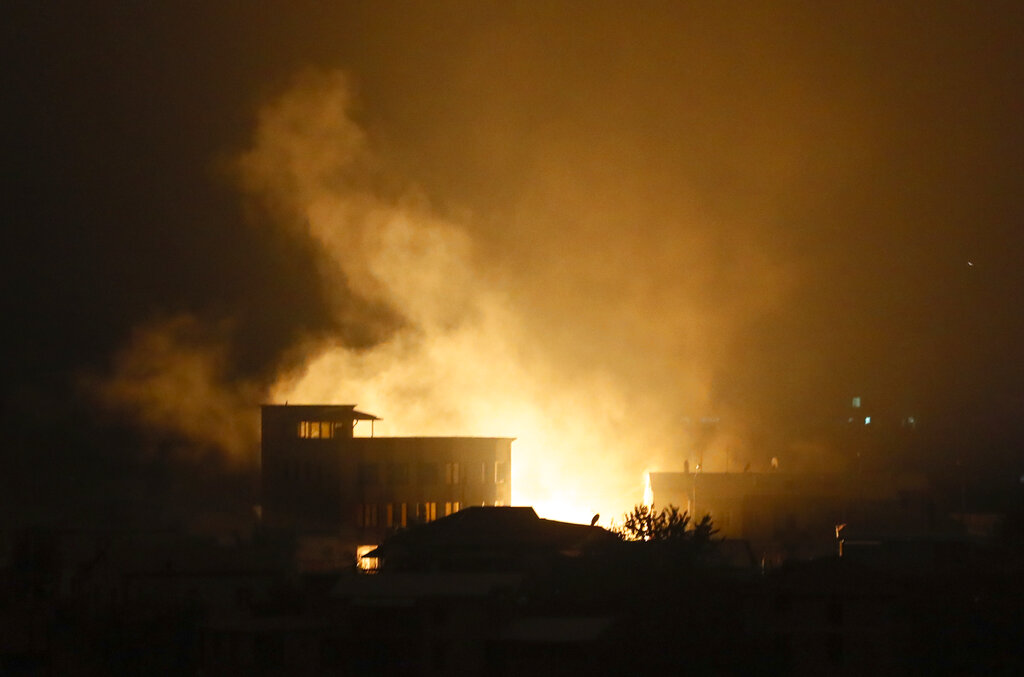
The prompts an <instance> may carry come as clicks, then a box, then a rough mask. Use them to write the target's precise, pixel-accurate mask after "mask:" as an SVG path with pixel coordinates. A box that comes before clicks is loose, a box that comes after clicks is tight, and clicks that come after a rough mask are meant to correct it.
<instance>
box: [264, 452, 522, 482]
mask: <svg viewBox="0 0 1024 677" xmlns="http://www.w3.org/2000/svg"><path fill="white" fill-rule="evenodd" d="M441 465H442V464H440V463H419V464H410V463H360V464H359V467H358V480H359V484H360V485H361V486H377V485H381V484H386V485H389V486H403V485H407V484H409V483H410V482H411V481H412V480H413V479H414V478H413V477H412V473H411V472H410V470H411V468H413V467H414V468H415V469H416V476H415V481H416V483H417V484H419V485H435V484H441ZM443 465H444V483H445V484H467V483H476V484H486V483H487V482H489V481H492V478H493V482H494V483H495V484H504V483H505V482H507V481H508V463H506V462H505V461H498V462H497V463H494V464H493V466H492V465H491V464H490V463H472V464H460V463H445V464H443ZM467 465H468V466H469V467H470V468H472V471H471V472H466V466H467ZM281 472H282V474H283V475H284V477H286V478H287V479H290V480H293V481H303V482H310V483H313V484H318V485H325V486H326V485H329V484H330V483H331V482H332V481H337V480H332V475H331V474H330V473H328V472H326V470H325V468H323V467H321V466H320V465H319V464H317V463H314V462H313V461H311V460H308V459H306V460H302V459H296V460H295V461H293V462H291V463H285V464H283V465H281ZM335 477H336V476H335Z"/></svg>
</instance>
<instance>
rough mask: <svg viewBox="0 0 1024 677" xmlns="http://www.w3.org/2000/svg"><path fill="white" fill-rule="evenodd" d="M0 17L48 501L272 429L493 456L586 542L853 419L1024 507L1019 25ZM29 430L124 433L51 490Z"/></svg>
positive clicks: (814, 455) (743, 11)
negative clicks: (317, 407) (687, 471)
mask: <svg viewBox="0 0 1024 677" xmlns="http://www.w3.org/2000/svg"><path fill="white" fill-rule="evenodd" d="M2 13H3V15H4V16H3V17H2V18H3V21H2V22H0V23H2V25H3V28H2V29H0V30H2V32H3V34H2V38H3V40H2V42H3V44H4V46H3V47H2V49H3V64H4V65H3V66H2V69H3V76H4V81H3V82H4V85H5V91H6V92H7V93H8V94H7V96H6V97H5V98H6V99H7V100H8V104H7V108H8V110H7V112H6V113H5V117H6V118H7V122H6V123H5V124H4V125H3V126H2V130H3V139H4V148H5V152H4V158H5V160H4V170H5V176H6V179H7V180H6V181H5V192H6V199H5V200H4V214H5V216H6V221H7V224H8V227H7V228H6V229H5V237H6V238H7V239H8V242H7V244H6V246H5V247H3V251H4V257H5V260H4V263H5V270H6V271H7V275H8V284H6V285H5V289H4V296H5V306H6V307H7V310H8V315H9V316H10V317H13V318H16V319H17V320H18V323H17V325H18V331H16V332H11V333H10V334H9V335H8V336H7V337H6V338H5V341H6V346H5V347H6V350H5V351H4V354H5V356H6V358H7V363H8V369H7V371H8V373H9V376H8V377H7V379H6V381H5V391H4V403H5V407H4V410H5V412H6V414H5V415H6V416H8V417H9V418H10V419H11V420H12V421H14V420H17V421H19V422H20V423H18V425H20V426H23V428H24V430H25V431H26V432H24V434H22V435H19V436H18V437H17V439H18V440H19V442H18V448H19V449H22V450H33V451H34V452H36V453H35V455H36V457H45V458H47V459H50V460H49V461H48V464H49V465H50V467H52V466H53V464H63V465H64V466H65V467H67V468H68V472H67V473H66V475H67V476H68V479H67V480H62V481H66V482H67V485H68V486H67V487H65V488H66V489H67V488H69V487H81V486H82V485H84V486H87V487H88V486H91V485H92V484H96V485H97V486H99V485H103V486H106V483H109V482H114V483H115V484H116V481H115V480H114V479H111V478H116V477H117V476H118V474H119V473H124V474H125V476H126V477H127V476H131V473H132V472H136V471H134V470H130V468H134V467H136V464H137V463H138V461H137V459H138V458H140V456H139V455H138V454H137V453H136V452H134V451H132V449H133V448H134V447H135V446H137V445H139V444H141V445H142V446H144V447H146V448H147V449H150V451H149V452H147V454H149V455H148V456H147V455H143V456H142V457H143V458H153V457H154V454H155V456H156V457H159V458H168V459H172V460H170V461H168V462H169V463H171V464H172V465H174V464H176V463H178V462H179V460H178V459H186V460H184V461H181V462H182V463H185V464H188V463H195V462H196V461H195V459H200V458H207V454H211V453H212V454H213V458H217V457H221V458H231V459H234V460H235V461H241V465H243V466H244V465H245V463H246V459H247V458H252V455H253V454H254V451H253V444H254V442H253V441H252V439H248V438H247V437H246V433H245V431H246V430H250V431H251V430H255V427H254V426H253V423H252V421H253V417H254V416H256V413H257V410H256V408H255V405H256V404H258V403H259V402H260V401H272V400H273V401H278V400H281V401H283V400H284V399H290V400H291V401H295V400H297V399H301V400H304V401H312V400H314V399H316V400H329V401H332V402H338V403H358V404H359V405H360V406H361V407H362V408H364V409H366V410H369V411H372V412H373V413H375V414H378V415H380V416H382V417H384V419H385V423H384V426H385V431H386V432H389V433H391V434H485V435H486V434H491V435H510V436H516V437H518V438H520V441H519V442H517V446H516V447H514V449H516V452H515V453H516V456H515V460H514V465H515V475H514V486H515V487H516V488H517V491H521V492H523V493H519V494H517V498H518V499H522V500H524V501H530V502H538V503H539V504H542V503H543V502H544V501H549V502H552V504H553V503H554V502H556V501H561V502H562V503H571V504H576V503H578V504H579V506H578V509H579V512H580V515H581V517H580V519H586V518H587V517H588V516H589V515H590V514H592V513H593V512H595V511H598V510H602V511H606V512H607V511H609V510H610V511H618V510H619V509H620V508H621V507H623V506H627V505H629V503H630V502H631V501H633V500H634V498H633V494H632V493H631V492H634V491H635V493H636V498H637V499H638V498H639V492H640V490H641V488H642V485H641V476H642V472H643V471H644V470H645V469H650V468H658V469H668V470H670V469H678V468H679V467H680V466H681V464H682V462H683V461H684V460H691V461H692V460H694V459H696V458H698V457H700V456H703V455H706V457H705V458H704V460H705V462H706V463H709V464H717V466H715V467H718V468H719V469H724V464H725V456H726V455H727V454H728V455H730V456H731V457H732V458H734V459H735V462H736V463H740V462H744V463H746V462H750V463H752V464H754V465H755V466H756V465H757V464H763V463H766V462H767V459H768V458H770V456H772V455H780V456H782V457H783V458H784V459H793V461H792V462H793V463H794V464H796V463H801V464H803V463H815V462H821V463H829V464H833V463H841V462H842V461H843V459H842V458H841V453H840V452H839V451H838V450H836V449H834V448H832V446H831V443H830V432H829V431H830V430H831V428H830V426H832V425H834V424H835V423H836V422H837V421H840V420H841V419H842V417H843V416H844V415H845V413H846V410H847V408H848V406H849V402H850V398H851V397H853V396H855V395H859V396H861V397H862V398H863V401H864V402H865V403H866V406H870V407H871V409H872V411H873V412H874V413H875V415H876V417H880V418H879V420H881V421H885V420H886V419H889V420H897V419H899V418H900V417H905V416H907V415H914V416H915V417H916V420H919V421H921V429H922V436H923V437H924V439H925V443H924V444H923V445H918V446H917V447H916V450H915V451H914V454H915V455H913V457H912V458H911V457H910V456H908V458H907V459H905V460H906V462H907V463H910V464H918V465H922V464H923V465H925V466H928V467H933V468H934V467H947V466H948V467H951V468H952V467H955V465H956V463H958V462H959V463H961V464H963V463H965V462H968V461H965V459H970V461H969V462H971V463H975V464H976V470H977V473H978V475H979V477H980V476H982V475H985V476H989V475H991V476H999V477H1004V476H1005V477H1009V476H1010V475H1011V474H1013V473H1016V474H1019V471H1021V470H1024V468H1021V467H1019V466H1021V464H1022V460H1024V459H1022V457H1021V453H1020V449H1021V446H1020V443H1021V441H1022V440H1024V436H1022V435H1021V432H1022V430H1021V428H1020V423H1019V421H1020V420H1021V414H1022V413H1024V386H1022V385H1021V384H1022V383H1024V379H1022V378H1021V377H1022V376H1024V374H1022V373H1021V372H1022V361H1021V359H1020V351H1021V348H1020V346H1021V345H1022V343H1021V340H1022V339H1024V326H1022V320H1021V317H1022V315H1021V313H1020V311H1019V310H1018V306H1019V303H1018V301H1017V298H1018V296H1020V292H1022V291H1024V277H1022V273H1021V270H1020V265H1019V262H1020V261H1021V260H1022V254H1024V235H1022V233H1021V228H1020V223H1021V218H1022V215H1024V203H1022V199H1021V197H1020V196H1021V195H1022V194H1024V191H1022V190H1021V189H1022V186H1021V185H1020V184H1021V183H1022V177H1024V172H1022V167H1021V158H1022V157H1024V147H1022V146H1024V143H1022V142H1024V132H1022V131H1021V127H1020V124H1019V121H1020V119H1022V113H1024V110H1022V108H1024V106H1022V91H1024V89H1022V87H1021V85H1022V77H1021V76H1022V69H1024V59H1022V56H1024V55H1022V50H1024V47H1022V46H1021V44H1020V40H1019V35H1020V31H1021V28H1022V16H1021V15H1022V12H1021V9H1020V6H1019V5H1018V4H1016V3H985V4H984V5H981V6H971V5H967V4H963V3H928V4H926V5H923V4H921V3H848V4H842V5H840V4H835V5H820V4H817V3H788V2H783V3H777V2H771V3H760V2H742V3H714V4H712V3H679V2H671V3H669V2H665V3H661V2H647V3H639V4H637V3H629V4H627V3H612V2H559V3H480V2H440V3H420V4H413V3H372V4H371V3H331V4H330V5H324V4H321V3H313V2H298V3H260V4H258V5H248V4H244V3H214V4H212V5H208V4H206V3H202V4H200V3H195V4H187V5H184V6H183V5H181V4H179V3H153V4H147V5H144V6H123V5H122V4H121V3H89V4H78V3H52V4H47V5H45V6H37V5H35V4H33V3H18V4H14V5H13V6H12V5H8V6H6V7H5V8H4V10H2ZM97 405H99V407H98V409H97ZM48 408H57V409H61V408H63V409H65V410H68V411H72V412H77V413H74V416H78V417H81V418H82V419H84V420H88V421H91V422H95V421H96V420H97V418H96V416H97V415H98V414H96V413H95V412H97V411H102V412H105V413H103V414H102V415H103V416H104V417H107V418H103V420H104V421H105V423H104V424H103V425H108V424H109V425H113V426H114V427H115V428H118V429H120V428H124V429H126V430H128V431H135V432H129V433H126V434H128V437H127V438H120V437H118V438H117V439H118V440H120V441H119V442H117V443H116V444H114V445H113V446H115V447H116V446H119V445H121V446H124V447H125V449H124V450H123V451H109V452H107V451H104V452H95V453H99V454H100V455H101V456H102V462H100V461H97V460H96V458H94V457H93V456H90V454H93V453H94V452H92V451H82V452H81V453H78V454H70V453H69V452H67V451H66V448H67V447H69V446H74V445H73V444H71V445H69V444H68V443H67V440H69V439H71V440H75V439H77V438H76V434H78V433H75V432H74V431H76V430H77V431H80V430H82V427H81V426H78V425H71V423H70V422H69V423H68V431H69V432H57V431H53V432H52V433H50V435H49V436H48V435H43V436H39V435H34V434H33V433H32V431H33V430H34V429H35V427H36V426H38V425H39V423H38V420H37V419H38V416H39V414H38V412H40V411H45V410H47V409H48ZM69 416H71V415H70V414H69ZM110 417H112V418H110ZM707 418H715V419H718V422H717V424H716V425H715V426H714V427H713V428H707V427H706V426H705V427H702V426H701V425H700V423H699V421H700V420H701V419H707ZM75 420H77V419H75ZM69 421H70V419H69ZM91 424H92V423H91ZM91 424H90V425H91ZM389 426H390V427H389ZM58 427H59V426H58ZM708 430H711V432H708ZM104 431H105V432H103V435H108V434H112V433H110V431H109V429H108V428H104ZM225 431H229V432H228V433H227V434H225ZM83 434H84V433H83ZM90 439H92V440H93V441H92V442H88V443H82V448H83V449H84V448H91V447H93V446H96V447H100V448H103V449H110V448H111V445H108V444H106V443H105V442H104V443H102V444H101V443H99V442H95V439H97V438H95V437H92V438H90ZM104 439H105V438H104ZM126 440H127V441H126ZM140 440H141V441H140ZM169 440H170V441H169ZM36 447H39V449H36ZM40 449H42V451H40ZM154 450H155V451H154ZM83 459H84V460H83ZM90 459H91V460H90ZM125 459H127V460H125ZM895 462H897V463H899V462H902V461H900V460H899V459H897V460H896V461H895ZM229 465H230V464H229ZM100 466H102V467H103V468H105V469H106V470H105V471H104V475H103V477H102V478H100V477H99V476H98V475H96V476H94V475H93V474H91V473H93V471H92V470H91V468H94V467H100ZM160 467H163V466H160ZM175 467H176V466H175ZM709 467H710V465H709ZM8 470H9V471H10V472H9V473H8V474H9V475H10V476H13V477H22V478H28V479H26V480H25V481H28V482H29V483H30V484H31V483H32V482H35V481H36V480H37V479H38V473H39V472H40V471H38V470H37V469H36V467H35V465H34V464H33V462H30V461H28V460H24V459H23V460H21V461H18V462H17V463H14V462H12V464H11V465H10V467H9V468H8ZM1016 474H1013V476H1014V477H1016ZM565 477H569V478H573V479H571V480H569V481H564V479H563V478H565ZM32 478H36V479H32ZM71 478H80V479H81V481H74V480H73V479H71ZM21 483H22V484H23V483H24V482H21ZM76 490H77V489H76ZM53 491H54V492H55V496H60V495H62V493H61V491H58V490H57V489H56V488H55V489H54V490H53ZM54 500H60V499H59V498H55V499H54Z"/></svg>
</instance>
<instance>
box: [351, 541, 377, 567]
mask: <svg viewBox="0 0 1024 677" xmlns="http://www.w3.org/2000/svg"><path fill="white" fill-rule="evenodd" d="M376 548H377V546H375V545H360V546H359V547H357V548H356V566H358V567H359V568H360V569H361V570H362V571H376V570H377V567H379V566H380V561H379V560H378V559H377V558H376V557H365V555H366V553H368V552H373V551H374V550H375V549H376Z"/></svg>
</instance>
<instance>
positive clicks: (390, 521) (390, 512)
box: [384, 503, 395, 529]
mask: <svg viewBox="0 0 1024 677" xmlns="http://www.w3.org/2000/svg"><path fill="white" fill-rule="evenodd" d="M384 526H386V527H388V528H389V529H390V528H391V527H393V526H395V506H393V505H392V504H390V503H388V504H387V505H386V506H385V507H384Z"/></svg>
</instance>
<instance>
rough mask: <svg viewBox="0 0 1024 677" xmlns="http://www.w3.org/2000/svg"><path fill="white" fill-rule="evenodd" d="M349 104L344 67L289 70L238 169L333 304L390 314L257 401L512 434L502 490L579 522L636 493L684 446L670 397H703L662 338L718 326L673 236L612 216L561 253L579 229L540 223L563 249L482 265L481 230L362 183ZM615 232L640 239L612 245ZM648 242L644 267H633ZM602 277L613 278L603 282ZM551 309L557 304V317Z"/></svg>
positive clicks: (428, 431) (697, 336) (698, 339)
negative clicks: (659, 308)
mask: <svg viewBox="0 0 1024 677" xmlns="http://www.w3.org/2000/svg"><path fill="white" fill-rule="evenodd" d="M352 106H353V102H352V95H351V91H350V86H349V83H348V82H347V81H346V79H345V77H344V76H343V75H341V74H338V73H332V74H308V73H307V74H306V75H304V76H303V77H301V78H299V79H298V80H297V81H296V83H295V85H294V87H293V88H292V89H290V90H289V91H288V92H286V93H285V94H284V95H283V96H282V97H280V98H279V99H277V100H276V101H273V102H271V103H270V104H268V105H267V106H266V107H265V108H264V109H263V110H262V112H261V113H260V116H259V123H258V126H257V130H256V134H255V140H254V144H253V146H252V148H250V149H249V150H248V151H247V152H246V153H245V154H244V155H243V156H242V157H241V158H240V160H239V165H238V166H239V169H240V173H239V175H240V177H241V185H242V186H243V188H244V190H245V191H246V193H247V195H248V196H249V197H250V199H252V200H253V201H254V203H255V204H257V205H258V206H259V207H260V208H262V209H263V210H265V212H266V213H267V214H269V215H270V217H271V218H272V219H273V221H274V222H275V223H276V224H277V225H278V226H280V227H283V228H290V229H303V230H304V232H306V233H307V234H308V237H309V238H311V239H312V241H314V242H315V243H316V245H317V248H318V250H319V251H321V252H322V257H321V264H322V266H323V271H322V272H323V275H324V281H325V284H326V285H330V284H331V281H332V280H335V281H336V280H338V279H339V278H338V274H339V273H340V275H341V279H343V280H344V281H345V282H346V285H345V289H344V291H343V292H342V293H340V294H339V295H338V296H339V298H338V300H337V303H336V304H335V306H336V307H337V308H338V312H339V313H341V314H344V313H345V312H346V303H345V298H346V296H347V295H348V294H349V293H354V294H356V295H358V296H360V297H361V298H362V299H365V300H368V301H370V302H372V303H376V304H379V305H381V306H383V307H387V308H389V309H392V310H393V311H394V312H395V313H396V314H397V315H398V316H399V317H401V318H402V323H401V324H400V326H399V327H398V328H397V329H394V330H393V331H391V332H390V333H387V336H386V338H385V339H384V340H382V341H381V342H380V343H378V344H377V345H374V346H372V347H370V348H351V347H347V346H345V345H343V344H342V343H341V342H340V341H339V342H329V341H328V342H326V343H323V344H320V345H319V346H318V347H317V348H316V349H315V350H311V351H310V354H309V355H308V359H307V361H306V365H305V368H304V369H303V370H301V372H300V373H298V374H292V375H290V376H288V377H284V378H282V379H281V380H280V381H279V382H278V383H277V384H276V385H275V386H274V388H273V390H272V396H271V399H272V400H273V401H275V402H285V401H290V402H307V403H312V402H330V403H345V402H355V403H358V404H359V406H360V407H361V408H363V409H365V410H367V411H370V412H372V413H375V414H377V415H379V416H382V417H383V418H384V419H385V422H384V424H383V425H382V426H381V428H380V430H381V432H382V433H384V434H392V435H477V436H510V437H515V438H517V441H516V443H515V444H514V446H513V450H514V457H513V500H514V502H515V503H517V504H529V505H534V506H535V507H536V508H537V509H538V511H539V512H540V513H541V514H543V515H546V516H550V517H560V518H566V519H576V520H586V519H588V518H589V516H590V515H592V514H593V513H594V512H601V513H603V514H605V515H618V514H621V513H622V512H624V511H625V510H627V509H628V508H629V507H630V506H631V505H632V504H634V503H636V502H639V501H640V499H641V495H642V488H643V484H642V482H643V473H644V471H645V470H647V469H653V468H659V467H660V468H675V467H679V466H681V463H682V461H681V459H682V458H684V457H685V455H686V452H687V448H688V439H687V436H686V432H685V428H684V427H683V426H682V425H681V420H682V417H683V413H684V412H682V410H681V408H680V404H681V403H680V399H681V397H685V403H686V404H688V405H695V406H702V407H707V406H708V402H707V397H708V393H707V388H708V385H707V384H706V383H705V382H703V381H704V379H705V378H706V373H701V372H696V373H686V372H685V371H683V368H685V367H686V366H688V365H696V364H698V360H694V359H692V356H687V359H680V356H679V355H678V354H673V353H674V352H676V351H679V350H685V349H687V348H690V349H693V348H695V347H699V350H700V354H701V356H706V355H707V350H708V347H709V346H713V345H714V343H715V342H716V341H724V340H727V338H728V337H727V334H726V332H727V331H728V329H729V328H728V326H726V325H725V324H724V323H723V321H722V318H721V317H716V316H715V315H713V314H710V313H707V314H705V315H704V316H701V315H700V314H699V313H698V312H697V311H696V310H695V309H694V308H693V307H692V306H693V304H690V306H687V303H688V300H687V299H685V298H680V297H678V295H677V294H676V293H673V292H672V291H671V290H672V286H671V284H665V283H666V282H670V281H667V280H662V279H658V276H659V275H660V272H659V271H660V270H663V269H664V265H662V263H663V262H664V261H665V259H667V258H671V257H673V256H674V255H678V254H681V252H680V251H678V249H677V248H678V243H676V244H673V245H672V246H668V247H667V248H666V246H665V245H666V243H664V242H661V241H658V240H657V239H656V238H654V239H651V238H649V237H648V236H646V235H645V234H644V233H642V232H641V233H638V232H636V231H633V232H623V233H620V234H619V236H618V237H616V238H608V239H605V240H600V241H597V242H594V243H593V244H594V247H592V248H590V249H589V251H580V252H578V253H575V254H574V253H572V250H571V249H569V248H567V247H566V246H565V242H564V240H565V238H567V237H577V236H578V235H574V234H572V233H565V232H562V233H559V232H551V233H550V234H549V235H550V237H548V238H545V239H547V240H548V243H549V244H550V243H551V242H553V243H554V244H553V247H554V250H555V251H558V250H559V249H561V250H562V251H566V252H567V253H569V256H568V257H567V258H565V259H564V260H563V259H561V258H556V259H553V260H552V259H545V258H542V257H538V258H536V259H535V261H534V263H535V265H534V266H533V267H526V268H523V269H519V270H517V269H515V268H514V267H511V266H509V265H504V266H495V265H494V262H493V261H489V260H488V259H487V258H486V257H485V255H484V254H485V253H486V252H487V251H489V250H490V248H493V247H494V246H495V242H494V241H493V240H492V241H485V242H482V243H481V242H479V241H478V240H477V239H475V238H474V236H473V234H474V233H478V232H479V231H478V230H476V231H475V230H474V229H473V228H472V227H471V226H470V225H467V224H464V223H459V222H455V221H453V220H450V219H448V218H445V217H442V216H440V215H438V214H436V213H434V212H433V211H432V210H431V208H430V207H429V206H428V204H427V201H426V200H425V199H423V198H422V197H419V196H417V194H416V192H415V190H414V189H410V190H409V191H407V192H406V193H405V194H404V195H402V196H400V197H398V198H388V197H385V196H382V195H381V194H380V193H381V191H379V190H374V189H373V188H372V187H371V186H372V185H373V183H374V182H373V180H372V177H371V176H369V175H370V174H372V173H373V172H374V171H376V170H375V168H374V162H373V159H372V153H371V150H372V149H370V148H369V143H368V140H367V137H366V135H365V134H364V133H363V132H362V131H361V130H360V129H359V127H358V126H357V125H356V124H355V123H354V122H353V121H352V116H351V110H352ZM563 198H564V199H565V200H566V203H568V204H571V200H572V199H583V196H582V195H569V194H567V195H564V196H563ZM589 209H592V207H591V208H588V210H589ZM523 218H528V217H523ZM509 227H510V228H513V227H517V224H509ZM520 227H521V224H520ZM645 238H646V239H645ZM560 240H563V242H561V243H560V242H559V241H560ZM543 241H544V240H543V239H541V240H537V241H536V243H537V244H540V245H541V246H548V245H544V244H543ZM626 242H632V243H633V244H632V245H631V246H632V247H633V248H634V249H636V248H640V249H641V251H633V252H632V253H629V252H628V251H626V254H627V258H625V259H624V258H623V251H624V250H623V249H622V246H623V245H624V244H625V243H626ZM684 244H686V243H685V240H684ZM691 244H692V243H691ZM691 256H692V254H691ZM630 257H631V258H632V259H633V260H632V261H631V260H630ZM645 257H650V258H649V260H650V261H651V262H652V263H653V264H654V266H652V268H651V269H650V270H649V271H647V272H648V276H647V277H646V279H645V277H644V276H643V271H640V270H637V269H635V268H634V267H633V264H635V263H636V261H637V260H638V259H644V258H645ZM684 260H685V259H684ZM675 263H678V261H676V262H675ZM675 263H673V264H672V266H673V267H674V265H675ZM537 265H540V266H541V267H540V268H537V267H536V266H537ZM693 272H694V273H697V272H699V271H697V270H694V271H693ZM566 276H569V277H568V278H567V277H566ZM588 276H589V277H590V278H591V279H587V278H588ZM559 278H561V280H560V279H559ZM567 281H568V282H570V283H571V284H570V285H568V286H567V285H566V284H565V282H567ZM609 285H612V286H614V287H623V286H624V287H625V289H626V293H625V294H623V293H621V290H617V291H616V293H615V295H614V296H612V295H610V294H609V295H607V296H604V295H605V294H607V293H608V292H609V291H611V290H610V289H609V288H608V286H609ZM545 289H547V290H548V291H550V292H551V293H552V294H555V295H557V298H546V297H545ZM666 290H667V291H666ZM683 291H684V292H686V291H687V290H686V289H683ZM326 292H327V293H328V295H330V294H331V292H332V290H331V288H330V287H329V286H328V288H327V289H326ZM649 292H654V293H657V294H660V295H661V296H662V297H665V296H666V295H667V296H668V298H662V301H663V303H664V308H663V309H664V310H665V311H670V312H668V313H665V314H662V315H661V316H656V317H651V316H649V315H648V311H649V310H650V308H649V304H646V303H645V304H642V305H635V304H634V303H633V301H631V298H630V297H631V294H633V295H638V296H637V298H639V297H641V296H643V295H646V294H648V293H649ZM595 296H596V298H595ZM552 312H556V313H557V312H565V313H567V314H566V315H565V316H564V317H562V318H561V319H560V321H558V322H553V321H551V318H550V314H551V313H552ZM351 320H352V318H346V321H351ZM362 321H365V322H369V323H373V322H375V321H376V320H375V318H373V317H371V316H368V317H364V318H362ZM594 332H597V333H596V335H595V334H594ZM709 334H710V335H709ZM664 370H669V371H674V372H675V373H672V374H665V373H664ZM659 371H661V372H662V373H661V376H660V380H650V379H651V378H652V377H655V376H656V375H657V374H658V372H659ZM666 382H667V383H670V384H671V387H670V388H669V389H668V390H666V388H665V386H664V384H665V383H666Z"/></svg>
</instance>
